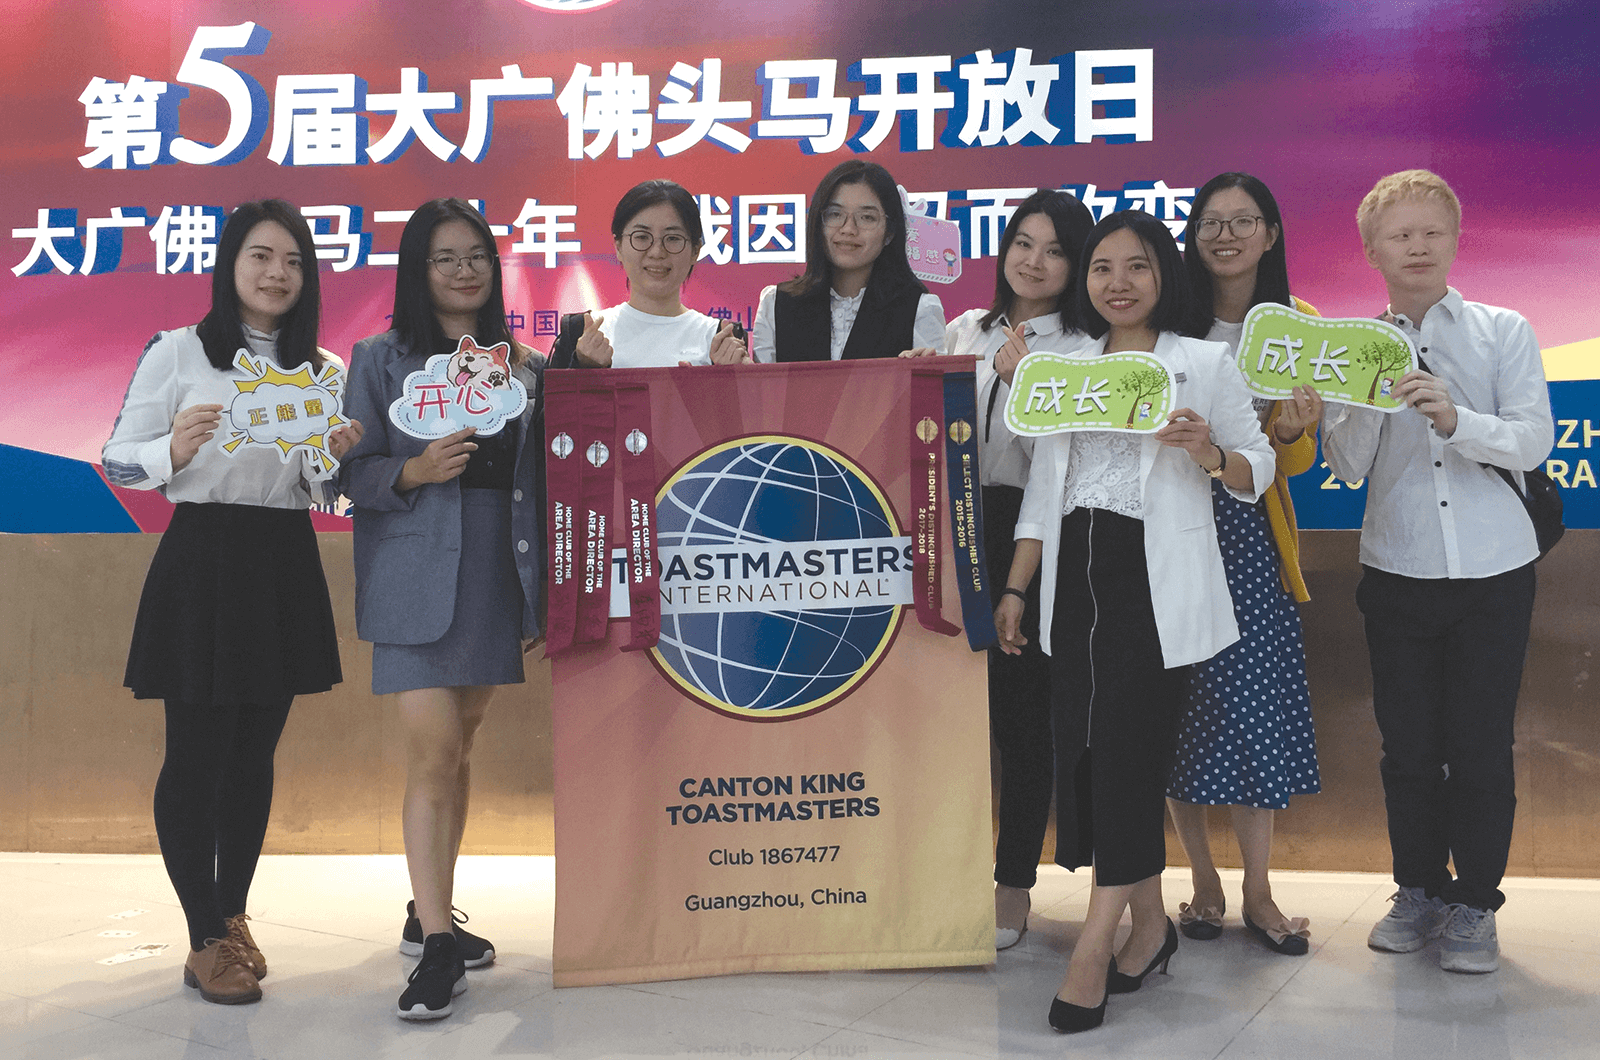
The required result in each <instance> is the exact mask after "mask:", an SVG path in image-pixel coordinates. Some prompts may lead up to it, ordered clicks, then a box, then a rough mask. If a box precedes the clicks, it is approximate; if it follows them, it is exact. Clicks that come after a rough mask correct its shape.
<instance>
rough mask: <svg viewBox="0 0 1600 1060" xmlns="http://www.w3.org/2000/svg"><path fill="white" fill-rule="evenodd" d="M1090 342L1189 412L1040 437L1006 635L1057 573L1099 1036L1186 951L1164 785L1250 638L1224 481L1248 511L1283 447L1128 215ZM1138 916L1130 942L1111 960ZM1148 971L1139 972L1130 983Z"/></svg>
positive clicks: (1052, 615)
mask: <svg viewBox="0 0 1600 1060" xmlns="http://www.w3.org/2000/svg"><path fill="white" fill-rule="evenodd" d="M1076 282H1077V290H1078V298H1079V302H1080V309H1081V311H1082V319H1083V322H1084V327H1085V330H1086V331H1087V332H1088V333H1089V335H1090V336H1091V337H1093V338H1097V339H1100V340H1101V341H1100V342H1098V343H1095V344H1093V345H1090V346H1088V347H1086V348H1083V349H1081V350H1080V351H1079V352H1078V353H1076V354H1074V355H1073V356H1080V357H1086V358H1093V357H1098V356H1100V355H1101V354H1105V353H1117V352H1124V351H1142V352H1146V353H1151V354H1153V355H1154V356H1155V357H1156V358H1158V359H1159V360H1161V361H1163V362H1164V363H1165V364H1166V365H1167V367H1168V368H1170V369H1171V371H1172V374H1173V378H1174V380H1175V382H1176V390H1175V393H1174V400H1173V407H1174V410H1175V411H1174V412H1173V413H1172V414H1171V416H1170V417H1169V420H1168V422H1167V424H1166V425H1165V426H1163V427H1162V428H1161V429H1160V430H1159V431H1157V432H1155V433H1154V434H1153V435H1142V436H1140V435H1132V434H1124V433H1121V432H1113V431H1085V432H1081V433H1076V434H1062V435H1055V436H1052V437H1050V438H1046V439H1041V440H1040V441H1039V443H1038V444H1037V445H1036V446H1035V448H1034V456H1033V465H1032V468H1031V469H1030V471H1029V474H1028V485H1027V488H1026V490H1025V491H1024V494H1023V501H1022V512H1021V514H1020V516H1019V517H1018V519H1017V531H1016V533H1017V551H1016V556H1015V558H1014V559H1013V561H1012V565H1011V572H1010V576H1009V577H1008V578H1007V581H1006V585H1007V588H1006V589H1005V590H1004V593H1005V595H1004V598H1003V599H1002V601H1001V603H1000V606H999V607H998V608H996V610H995V621H996V624H997V625H998V627H999V629H1000V636H1001V640H1002V647H1003V648H1004V649H1005V650H1006V651H1017V650H1020V648H1021V645H1022V644H1023V643H1024V642H1025V638H1024V637H1023V635H1022V633H1021V618H1022V610H1023V600H1024V596H1023V593H1024V589H1025V587H1026V586H1027V584H1028V582H1029V581H1030V580H1031V579H1032V577H1033V575H1034V572H1035V571H1036V570H1040V569H1041V559H1042V570H1041V588H1040V594H1039V595H1040V601H1041V604H1040V606H1041V610H1042V614H1041V615H1040V622H1039V627H1040V638H1041V640H1042V642H1043V643H1042V646H1043V647H1044V648H1045V650H1046V651H1047V652H1048V653H1049V654H1050V657H1051V672H1050V681H1051V694H1052V698H1053V701H1054V702H1053V704H1052V722H1053V727H1054V740H1055V750H1056V816H1057V840H1056V862H1057V864H1060V865H1062V866H1064V867H1066V868H1069V869H1070V868H1077V867H1078V866H1080V865H1085V864H1091V863H1092V864H1093V866H1094V887H1093V889H1092V890H1091V892H1090V899H1089V911H1088V915H1087V917H1086V918H1085V922H1084V927H1083V933H1082V935H1081V936H1080V938H1079V940H1078V944H1077V946H1076V947H1075V948H1074V950H1073V954H1072V960H1071V962H1070V964H1069V965H1068V968H1067V974H1066V977H1065V979H1064V980H1063V981H1062V984H1061V989H1060V990H1059V991H1058V992H1057V994H1056V998H1055V1000H1054V1002H1053V1003H1052V1005H1051V1008H1050V1024H1051V1026H1053V1027H1055V1028H1056V1029H1057V1030H1060V1031H1081V1030H1088V1029H1089V1028H1091V1027H1096V1026H1099V1025H1100V1023H1101V1022H1102V1020H1103V1019H1104V1017H1105V999H1106V996H1107V995H1108V994H1110V993H1127V992H1131V991H1133V990H1137V989H1138V988H1139V986H1140V984H1141V983H1143V981H1144V978H1145V976H1147V975H1148V974H1149V973H1150V972H1151V971H1152V970H1154V969H1155V968H1156V967H1157V966H1160V967H1161V968H1163V970H1164V969H1165V967H1166V964H1167V962H1168V961H1170V959H1171V957H1172V954H1173V952H1174V951H1175V950H1176V949H1177V931H1176V929H1175V928H1174V927H1173V925H1172V922H1171V921H1170V920H1168V919H1167V917H1166V913H1165V910H1164V908H1163V905H1162V898H1161V870H1162V868H1163V867H1164V866H1165V864H1166V848H1165V840H1164V835H1163V818H1164V814H1165V791H1166V778H1167V774H1168V771H1169V769H1170V766H1171V759H1172V751H1173V745H1174V740H1175V737H1176V727H1177V721H1178V715H1179V709H1180V706H1181V697H1182V690H1183V683H1182V670H1181V669H1180V668H1181V667H1183V666H1186V665H1187V664H1189V663H1194V662H1199V661H1200V660H1203V659H1207V658H1210V657H1211V656H1212V655H1214V654H1215V653H1216V652H1217V651H1219V650H1221V649H1222V648H1224V647H1226V646H1227V645H1228V644H1230V643H1232V642H1233V641H1235V640H1237V639H1238V636H1239V631H1238V626H1237V624H1236V623H1235V621H1234V617H1233V606H1232V602H1231V600H1230V598H1229V596H1228V586H1227V580H1226V577H1225V575H1224V572H1223V567H1222V554H1221V551H1220V549H1219V548H1218V545H1217V532H1216V526H1215V524H1214V522H1213V520H1212V514H1211V513H1212V506H1211V480H1212V478H1218V479H1220V480H1221V481H1222V483H1223V484H1224V485H1225V486H1226V487H1227V488H1228V489H1229V490H1230V492H1232V493H1234V494H1235V495H1236V496H1238V497H1240V498H1241V499H1243V500H1254V499H1255V498H1256V497H1257V496H1259V494H1260V493H1261V491H1262V490H1264V489H1266V488H1267V487H1268V486H1269V485H1271V483H1272V476H1273V468H1274V460H1273V454H1272V449H1271V447H1270V446H1269V445H1268V444H1267V441H1266V438H1265V437H1264V436H1263V435H1262V433H1261V430H1260V428H1259V426H1258V425H1257V422H1256V418H1255V414H1254V412H1253V411H1252V410H1251V406H1250V396H1249V394H1248V392H1247V391H1246V389H1245V386H1244V381H1243V378H1242V377H1241V376H1240V374H1239V372H1238V370H1237V369H1236V368H1235V367H1234V366H1233V363H1232V360H1231V359H1230V358H1229V357H1228V354H1227V348H1226V347H1225V346H1222V345H1221V344H1218V343H1207V342H1201V341H1198V340H1195V339H1191V338H1186V337H1184V335H1183V332H1185V331H1187V330H1188V328H1189V327H1190V324H1191V319H1190V318H1191V316H1192V312H1191V308H1190V300H1189V296H1188V280H1187V277H1186V276H1185V275H1184V271H1183V265H1182V262H1181V260H1180V258H1179V255H1178V248H1177V245H1176V244H1175V243H1174V242H1173V239H1172V235H1171V233H1170V232H1168V231H1167V228H1166V226H1165V225H1164V224H1162V223H1161V222H1160V221H1158V220H1156V219H1155V218H1153V217H1151V216H1150V215H1148V214H1146V213H1143V212H1140V211H1136V210H1130V211H1125V212H1122V213H1117V214H1112V215H1111V216H1109V217H1107V218H1105V219H1104V220H1102V221H1101V222H1100V223H1099V224H1098V225H1096V226H1095V228H1094V230H1093V231H1092V232H1091V233H1090V234H1089V238H1088V240H1087V241H1086V243H1085V245H1084V251H1083V258H1082V261H1081V263H1080V266H1079V269H1078V279H1077V281H1076ZM1124 909H1128V910H1130V912H1131V914H1132V919H1133V930H1132V932H1131V933H1130V934H1129V936H1128V939H1127V941H1126V942H1125V943H1124V944H1123V946H1122V948H1121V950H1120V951H1119V952H1118V953H1117V954H1116V956H1115V957H1114V956H1113V953H1112V943H1113V940H1114V937H1115V934H1116V930H1117V924H1118V923H1119V922H1120V920H1121V918H1122V913H1123V910H1124ZM1119 967H1120V968H1123V969H1130V970H1137V974H1128V973H1126V972H1119V971H1118V969H1119Z"/></svg>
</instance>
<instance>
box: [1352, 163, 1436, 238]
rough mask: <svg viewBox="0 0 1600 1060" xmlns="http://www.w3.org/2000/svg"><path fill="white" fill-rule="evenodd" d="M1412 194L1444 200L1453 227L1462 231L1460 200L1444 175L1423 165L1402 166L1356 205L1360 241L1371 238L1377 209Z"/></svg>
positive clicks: (1376, 217)
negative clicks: (1411, 167)
mask: <svg viewBox="0 0 1600 1060" xmlns="http://www.w3.org/2000/svg"><path fill="white" fill-rule="evenodd" d="M1412 196H1415V197H1417V198H1426V199H1434V200H1436V201H1438V202H1440V203H1443V204H1444V207H1445V209H1447V210H1449V211H1450V218H1451V220H1453V221H1454V222H1455V225H1456V231H1457V232H1460V231H1461V200H1460V199H1458V198H1456V193H1455V192H1453V191H1451V190H1450V185H1448V184H1446V183H1445V182H1444V178H1443V177H1441V176H1439V174H1437V173H1433V172H1430V171H1428V170H1426V169H1405V170H1401V171H1400V172H1399V173H1390V174H1389V175H1388V176H1387V177H1384V178H1383V179H1382V180H1380V181H1378V183H1376V184H1374V185H1373V186H1372V190H1371V191H1369V192H1367V197H1366V198H1364V199H1362V200H1361V205H1360V206H1358V207H1356V227H1357V228H1358V229H1360V230H1361V241H1362V242H1363V243H1366V242H1369V241H1370V240H1371V239H1372V229H1373V226H1374V225H1375V224H1377V221H1378V211H1379V210H1382V209H1383V208H1384V207H1386V206H1392V205H1394V204H1395V203H1396V202H1398V201H1399V200H1401V199H1405V198H1410V197H1412Z"/></svg>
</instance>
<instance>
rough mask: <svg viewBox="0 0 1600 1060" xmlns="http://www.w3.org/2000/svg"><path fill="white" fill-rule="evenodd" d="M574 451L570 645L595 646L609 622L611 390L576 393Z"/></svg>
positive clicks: (613, 409)
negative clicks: (577, 501)
mask: <svg viewBox="0 0 1600 1060" xmlns="http://www.w3.org/2000/svg"><path fill="white" fill-rule="evenodd" d="M578 406H579V410H578V417H579V434H578V451H577V452H576V453H575V454H574V456H575V457H576V459H577V461H578V466H579V472H580V474H581V476H582V497H583V503H582V505H581V507H579V508H578V509H577V512H578V525H577V526H576V527H575V528H574V533H575V535H576V537H577V539H578V541H579V545H578V554H579V556H580V557H581V560H580V562H579V564H578V569H577V571H576V575H577V576H576V579H575V581H576V584H577V588H578V618H577V630H576V633H575V635H574V640H575V641H576V642H577V643H579V644H596V643H599V642H600V641H603V640H605V639H606V622H607V621H608V620H609V619H610V617H611V591H610V584H611V580H610V575H609V572H610V569H611V537H612V528H611V508H612V503H611V502H612V500H613V498H614V496H615V489H616V470H617V463H616V454H615V452H613V447H614V446H615V445H616V441H617V410H616V405H615V402H614V399H613V397H612V391H611V389H610V388H609V387H608V388H604V389H600V388H586V389H584V390H582V391H580V392H579V401H578Z"/></svg>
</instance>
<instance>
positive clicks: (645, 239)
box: [628, 228, 689, 254]
mask: <svg viewBox="0 0 1600 1060" xmlns="http://www.w3.org/2000/svg"><path fill="white" fill-rule="evenodd" d="M655 245H656V234H655V233H654V232H652V231H650V230H649V229H645V228H635V229H634V230H633V231H631V232H629V233H628V246H630V247H632V248H633V249H634V250H637V251H638V252H639V253H641V254H643V253H644V252H645V251H647V250H649V249H650V248H651V247H653V246H655ZM688 245H689V237H688V236H686V235H684V234H683V233H682V232H668V233H667V234H666V235H664V236H662V237H661V249H662V250H664V251H666V252H667V253H668V254H682V253H683V248H684V247H686V246H688Z"/></svg>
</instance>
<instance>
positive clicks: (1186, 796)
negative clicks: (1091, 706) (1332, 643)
mask: <svg viewBox="0 0 1600 1060" xmlns="http://www.w3.org/2000/svg"><path fill="white" fill-rule="evenodd" d="M1185 236H1186V238H1185V245H1186V248H1187V249H1186V250H1185V251H1184V265H1185V269H1186V271H1187V272H1188V275H1189V280H1190V283H1191V285H1192V287H1193V288H1194V293H1195V300H1196V303H1197V312H1198V314H1199V321H1198V325H1197V330H1203V329H1207V328H1209V331H1208V332H1207V334H1206V338H1207V339H1209V340H1211V341H1213V342H1224V343H1227V344H1228V347H1229V349H1230V350H1233V349H1237V347H1238V343H1239V338H1240V333H1241V332H1242V330H1243V327H1244V318H1245V314H1246V313H1248V312H1249V311H1250V310H1251V308H1253V307H1254V306H1257V305H1260V304H1262V303H1277V304H1280V305H1288V306H1292V307H1294V308H1295V309H1298V310H1300V311H1301V312H1303V313H1315V312H1316V310H1315V309H1313V308H1312V307H1311V306H1310V305H1308V304H1306V303H1305V302H1302V301H1301V300H1300V299H1298V298H1295V297H1293V296H1292V295H1291V294H1290V293H1289V272H1288V266H1287V264H1286V257H1285V254H1284V245H1283V219H1282V216H1281V215H1280V213H1279V211H1278V203H1277V201H1276V200H1275V199H1274V198H1273V197H1272V192H1270V191H1268V190H1267V186H1266V185H1265V184H1263V183H1262V182H1261V181H1260V180H1257V179H1256V178H1255V177H1252V176H1250V175H1248V174H1245V173H1224V174H1222V175H1221V176H1218V177H1214V178H1213V179H1211V180H1210V181H1208V182H1207V183H1206V185H1205V186H1204V187H1202V188H1201V189H1200V192H1199V194H1197V195H1196V196H1195V200H1194V206H1193V207H1192V209H1191V210H1190V213H1189V223H1188V226H1187V229H1186V233H1185ZM1255 407H1256V414H1257V416H1258V418H1259V419H1260V422H1261V428H1262V430H1263V431H1265V432H1266V435H1267V438H1268V439H1269V440H1270V441H1271V443H1272V448H1273V451H1274V452H1275V454H1276V456H1277V473H1276V476H1275V478H1274V481H1273V484H1272V488H1271V489H1269V490H1267V491H1266V492H1265V493H1264V494H1263V495H1262V497H1261V499H1260V500H1259V501H1257V502H1256V503H1254V504H1246V503H1245V502H1243V501H1241V500H1238V499H1237V498H1235V497H1233V496H1232V495H1230V494H1229V493H1228V492H1227V491H1226V490H1223V489H1220V488H1213V490H1212V505H1213V507H1214V517H1215V519H1216V524H1217V536H1218V539H1219V541H1220V543H1221V545H1222V558H1223V565H1224V568H1225V570H1226V572H1227V578H1228V589H1229V592H1230V593H1231V595H1232V597H1233V610H1234V616H1235V618H1236V619H1237V621H1238V623H1239V632H1240V637H1239V640H1238V641H1237V642H1236V643H1234V644H1233V645H1232V646H1231V647H1229V648H1227V649H1225V650H1224V651H1222V652H1220V653H1219V654H1218V655H1216V656H1215V657H1214V658H1212V659H1210V660H1208V661H1207V662H1204V663H1201V664H1199V665H1197V666H1195V667H1193V668H1192V670H1191V671H1190V677H1189V682H1188V689H1187V694H1186V705H1185V711H1184V719H1183V723H1182V727H1181V728H1180V730H1179V736H1178V753H1177V757H1176V759H1175V761H1174V765H1173V771H1172V778H1171V781H1170V783H1169V786H1168V789H1167V795H1168V796H1169V799H1168V804H1167V805H1168V809H1169V811H1170V812H1171V814H1172V821H1173V824H1174V825H1175V826H1176V828H1177V832H1178V839H1179V841H1180V842H1182V844H1183V849H1184V851H1185V852H1186V853H1187V854H1188V856H1189V864H1190V867H1191V868H1190V871H1191V873H1192V875H1193V879H1194V897H1193V898H1192V899H1191V900H1190V901H1189V902H1188V903H1185V904H1182V905H1180V906H1179V907H1178V920H1179V927H1180V928H1181V930H1182V931H1183V933H1184V934H1185V935H1187V936H1188V937H1189V938H1192V939H1214V938H1216V937H1217V936H1218V935H1220V934H1221V933H1222V914H1223V911H1224V910H1225V909H1226V905H1225V903H1224V900H1223V894H1222V881H1221V879H1220V878H1219V877H1218V875H1217V869H1216V865H1215V863H1214V862H1213V861H1212V858H1211V844H1210V840H1209V838H1208V836H1207V832H1206V807H1207V806H1228V807H1230V810H1231V813H1230V816H1231V818H1232V821H1233V832H1234V835H1235V836H1236V837H1237V838H1238V840H1239V852H1240V854H1241V856H1242V860H1243V862H1244V909H1243V915H1244V925H1245V927H1246V928H1247V929H1248V930H1249V931H1250V932H1251V933H1252V934H1254V935H1255V936H1256V937H1257V938H1259V939H1260V940H1261V941H1262V943H1264V944H1265V945H1266V946H1267V947H1268V948H1269V949H1272V950H1274V951H1275V952H1277V953H1283V954H1289V955H1295V956H1297V955H1300V954H1303V953H1306V952H1307V951H1308V949H1309V948H1310V944H1309V941H1308V939H1309V936H1310V930H1309V925H1308V922H1307V921H1306V920H1305V919H1303V918H1299V917H1296V918H1292V919H1291V918H1289V917H1286V916H1284V915H1283V913H1282V912H1280V911H1279V909H1278V906H1277V904H1276V903H1275V902H1274V901H1273V900H1272V886H1271V884H1270V883H1269V882H1268V880H1267V869H1268V865H1269V864H1270V862H1271V860H1272V821H1273V811H1275V810H1281V809H1285V808H1286V807H1287V806H1288V805H1289V797H1290V796H1291V795H1303V794H1311V793H1314V792H1316V791H1318V790H1320V789H1321V782H1320V780H1319V777H1318V771H1317V746H1316V736H1315V733H1314V732H1313V730H1312V724H1311V697H1310V693H1309V690H1308V687H1307V683H1306V664H1305V648H1304V645H1303V644H1302V641H1301V633H1300V611H1299V606H1298V604H1299V602H1304V601H1305V600H1308V599H1309V598H1310V597H1309V595H1308V594H1307V592H1306V585H1305V580H1304V578H1302V577H1301V574H1300V562H1299V541H1298V537H1297V535H1296V530H1295V521H1294V503H1293V501H1291V499H1290V497H1289V476H1291V475H1298V474H1299V473H1300V472H1302V471H1305V470H1306V469H1307V468H1309V467H1310V466H1311V464H1312V462H1313V461H1315V460H1316V455H1317V441H1316V432H1315V426H1316V424H1317V423H1318V421H1319V420H1320V418H1321V415H1322V400H1321V398H1319V397H1318V396H1317V393H1316V391H1314V390H1312V389H1311V388H1310V387H1308V386H1300V387H1297V388H1296V389H1295V395H1294V397H1293V398H1292V399H1289V400H1284V401H1277V402H1274V401H1268V400H1266V399H1264V398H1256V399H1255Z"/></svg>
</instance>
